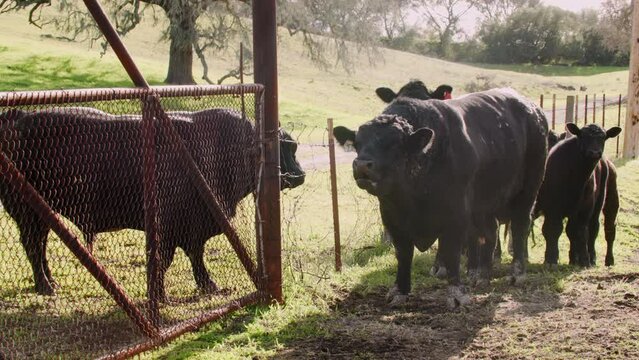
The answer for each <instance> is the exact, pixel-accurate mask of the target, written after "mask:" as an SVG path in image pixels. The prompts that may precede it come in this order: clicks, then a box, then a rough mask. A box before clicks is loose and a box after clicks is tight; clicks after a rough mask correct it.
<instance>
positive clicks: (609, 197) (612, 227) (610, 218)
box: [603, 174, 619, 266]
mask: <svg viewBox="0 0 639 360" xmlns="http://www.w3.org/2000/svg"><path fill="white" fill-rule="evenodd" d="M611 180H612V181H611ZM618 212H619V193H618V192H617V180H616V174H614V177H613V174H611V177H610V178H609V181H608V188H607V193H606V201H605V203H604V206H603V216H604V235H605V236H606V244H607V250H606V266H612V265H614V264H615V257H614V255H613V252H612V248H613V244H614V243H615V236H616V233H617V225H616V223H617V213H618Z"/></svg>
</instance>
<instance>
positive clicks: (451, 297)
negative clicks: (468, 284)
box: [446, 285, 472, 310]
mask: <svg viewBox="0 0 639 360" xmlns="http://www.w3.org/2000/svg"><path fill="white" fill-rule="evenodd" d="M471 301H472V299H471V297H470V295H468V290H467V289H466V288H465V287H464V286H461V285H451V286H449V287H448V298H447V299H446V304H447V305H448V308H449V309H450V310H455V309H457V308H459V307H462V306H466V305H468V304H470V303H471Z"/></svg>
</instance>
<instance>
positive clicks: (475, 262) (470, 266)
mask: <svg viewBox="0 0 639 360" xmlns="http://www.w3.org/2000/svg"><path fill="white" fill-rule="evenodd" d="M483 241H484V239H483V236H482V237H481V238H480V235H479V233H478V232H473V234H471V235H469V236H468V237H467V239H466V242H467V252H466V257H467V262H466V271H467V273H468V279H469V280H470V283H471V284H474V283H476V282H477V280H478V279H479V264H480V251H481V250H480V249H481V245H480V242H483ZM462 252H463V251H462Z"/></svg>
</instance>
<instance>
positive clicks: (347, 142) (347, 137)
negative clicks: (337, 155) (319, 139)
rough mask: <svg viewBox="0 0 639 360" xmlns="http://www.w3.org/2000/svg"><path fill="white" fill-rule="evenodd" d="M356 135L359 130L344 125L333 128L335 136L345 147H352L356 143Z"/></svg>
mask: <svg viewBox="0 0 639 360" xmlns="http://www.w3.org/2000/svg"><path fill="white" fill-rule="evenodd" d="M355 135H357V132H355V131H353V130H351V129H349V128H346V127H344V126H336V127H335V128H334V129H333V136H334V137H335V140H337V142H338V143H339V144H340V145H341V146H342V147H344V148H346V149H352V148H353V145H354V144H355Z"/></svg>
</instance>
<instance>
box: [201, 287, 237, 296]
mask: <svg viewBox="0 0 639 360" xmlns="http://www.w3.org/2000/svg"><path fill="white" fill-rule="evenodd" d="M205 294H206V295H214V296H229V295H231V294H233V289H230V288H223V289H217V290H209V291H206V292H205Z"/></svg>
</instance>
